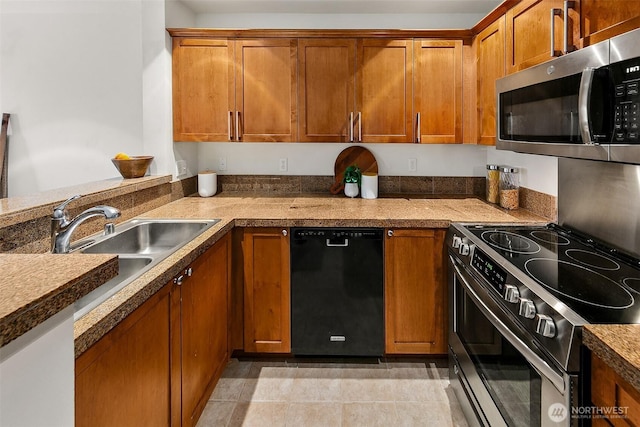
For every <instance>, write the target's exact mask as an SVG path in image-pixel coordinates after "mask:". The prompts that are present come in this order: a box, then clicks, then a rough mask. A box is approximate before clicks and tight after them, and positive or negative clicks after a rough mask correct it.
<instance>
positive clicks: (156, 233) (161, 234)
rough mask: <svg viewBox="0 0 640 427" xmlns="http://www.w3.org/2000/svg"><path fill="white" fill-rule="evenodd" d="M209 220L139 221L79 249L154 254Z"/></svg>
mask: <svg viewBox="0 0 640 427" xmlns="http://www.w3.org/2000/svg"><path fill="white" fill-rule="evenodd" d="M210 225H212V224H210V223H208V222H205V221H198V222H185V221H181V222H175V221H162V222H159V221H153V222H151V221H143V222H136V223H134V224H133V226H132V227H130V228H127V229H125V230H122V231H118V229H117V228H116V233H115V234H114V235H113V237H110V238H108V239H105V240H102V241H98V242H96V243H94V244H92V245H91V246H89V247H87V248H85V249H82V252H83V253H87V254H104V253H108V254H145V255H146V254H157V253H161V252H166V251H170V250H172V249H173V248H175V247H177V246H182V245H184V244H185V243H186V242H188V241H190V240H191V239H193V238H194V237H195V236H197V235H198V234H200V233H201V232H202V231H203V230H204V229H206V228H208V227H209V226H210Z"/></svg>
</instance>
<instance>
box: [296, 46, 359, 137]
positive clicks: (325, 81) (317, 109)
mask: <svg viewBox="0 0 640 427" xmlns="http://www.w3.org/2000/svg"><path fill="white" fill-rule="evenodd" d="M298 51H299V55H300V61H299V62H300V70H299V73H298V75H299V88H300V89H299V93H300V103H299V109H300V141H303V142H350V141H353V122H352V115H353V114H354V113H355V100H354V97H355V79H356V73H355V66H356V41H355V40H350V39H301V40H299V45H298Z"/></svg>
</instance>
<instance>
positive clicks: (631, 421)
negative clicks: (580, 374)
mask: <svg viewBox="0 0 640 427" xmlns="http://www.w3.org/2000/svg"><path fill="white" fill-rule="evenodd" d="M591 401H592V402H593V405H594V406H597V407H599V408H602V409H603V413H604V414H611V409H612V408H618V409H619V410H622V411H623V413H619V414H617V415H618V416H617V417H611V418H608V421H609V422H610V423H611V424H612V425H614V426H637V425H640V392H638V390H636V388H635V387H633V386H632V385H631V384H629V383H628V382H627V381H626V380H625V379H624V378H622V377H621V376H620V375H618V374H617V373H616V372H615V371H614V370H613V368H611V367H610V366H608V365H607V364H606V363H605V362H604V361H603V360H602V359H600V358H599V357H598V356H596V355H595V354H593V353H591ZM607 411H608V412H607ZM613 415H616V414H613ZM606 424H607V423H601V425H606Z"/></svg>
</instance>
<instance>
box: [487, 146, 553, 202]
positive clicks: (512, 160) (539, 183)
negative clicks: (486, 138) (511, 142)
mask: <svg viewBox="0 0 640 427" xmlns="http://www.w3.org/2000/svg"><path fill="white" fill-rule="evenodd" d="M487 164H498V165H509V166H514V167H517V168H519V170H520V185H521V186H522V187H527V188H530V189H532V190H536V191H540V192H541V193H546V194H550V195H552V196H556V197H557V196H558V159H557V157H550V156H538V155H533V154H522V153H515V152H513V151H503V150H497V149H496V148H495V147H489V148H487Z"/></svg>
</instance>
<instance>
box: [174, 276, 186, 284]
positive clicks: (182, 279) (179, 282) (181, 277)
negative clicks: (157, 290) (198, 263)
mask: <svg viewBox="0 0 640 427" xmlns="http://www.w3.org/2000/svg"><path fill="white" fill-rule="evenodd" d="M183 281H184V276H183V275H182V274H181V275H179V276H178V277H176V278H175V279H173V283H175V284H176V285H178V286H181V285H182V282H183Z"/></svg>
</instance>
